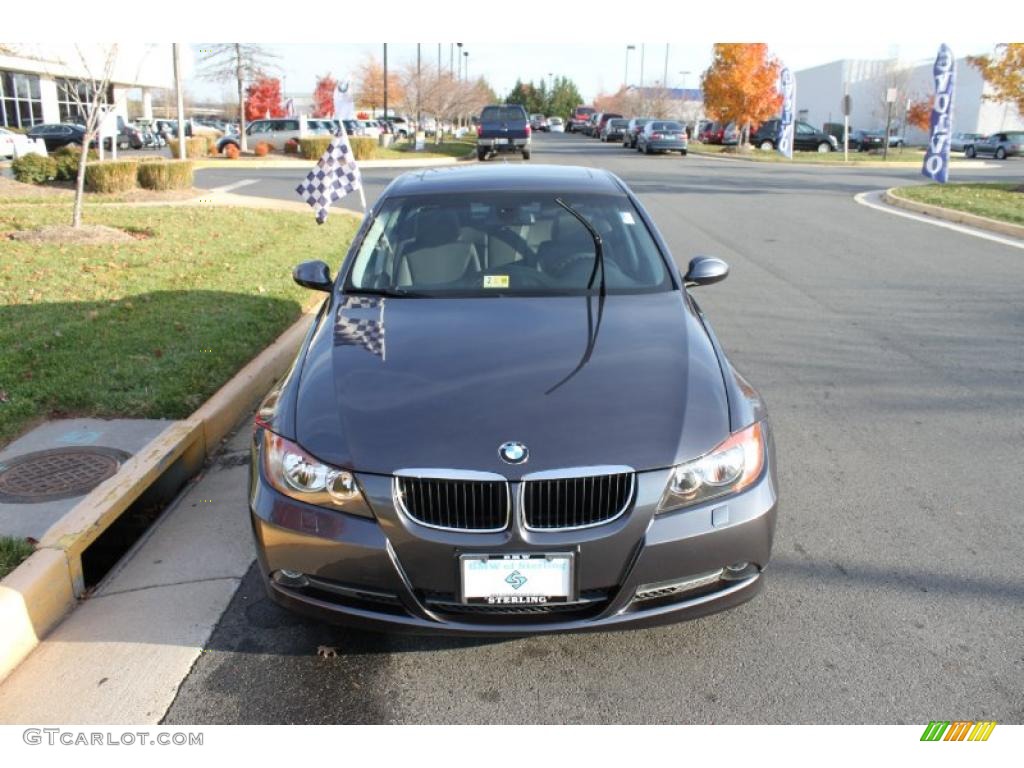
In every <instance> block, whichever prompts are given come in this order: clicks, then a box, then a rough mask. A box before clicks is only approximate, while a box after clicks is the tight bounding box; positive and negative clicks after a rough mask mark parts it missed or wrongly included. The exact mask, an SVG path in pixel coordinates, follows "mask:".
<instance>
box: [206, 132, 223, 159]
mask: <svg viewBox="0 0 1024 768" xmlns="http://www.w3.org/2000/svg"><path fill="white" fill-rule="evenodd" d="M220 136H221V135H220V134H219V133H217V134H212V135H211V134H209V133H208V134H206V154H208V155H216V154H217V141H218V140H219V139H220Z"/></svg>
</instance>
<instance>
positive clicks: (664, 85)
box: [661, 43, 669, 90]
mask: <svg viewBox="0 0 1024 768" xmlns="http://www.w3.org/2000/svg"><path fill="white" fill-rule="evenodd" d="M668 45H669V44H668V43H665V74H664V75H663V76H662V78H661V87H662V88H664V89H666V90H668Z"/></svg>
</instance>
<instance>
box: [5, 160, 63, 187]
mask: <svg viewBox="0 0 1024 768" xmlns="http://www.w3.org/2000/svg"><path fill="white" fill-rule="evenodd" d="M11 169H12V170H13V171H14V178H15V179H17V180H18V181H20V182H22V183H24V184H45V183H46V182H48V181H53V180H54V179H55V178H57V161H56V160H54V159H53V158H52V157H43V156H42V155H25V156H24V157H19V158H18V159H17V160H15V161H14V162H13V163H12V164H11Z"/></svg>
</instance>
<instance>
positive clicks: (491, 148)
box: [476, 104, 532, 160]
mask: <svg viewBox="0 0 1024 768" xmlns="http://www.w3.org/2000/svg"><path fill="white" fill-rule="evenodd" d="M531 133H532V131H531V129H530V121H529V118H528V117H527V116H526V110H525V109H523V107H522V106H521V105H519V104H491V105H490V106H486V107H484V108H483V111H482V112H481V113H480V125H478V126H477V127H476V156H477V159H478V160H486V159H487V157H488V156H490V155H492V154H496V153H498V152H521V153H522V156H523V160H529V159H530V142H531V137H530V134H531Z"/></svg>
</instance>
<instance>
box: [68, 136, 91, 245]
mask: <svg viewBox="0 0 1024 768" xmlns="http://www.w3.org/2000/svg"><path fill="white" fill-rule="evenodd" d="M90 144H92V134H90V133H86V134H85V136H84V137H83V139H82V154H81V156H79V158H78V176H77V177H76V178H75V207H74V212H73V213H72V214H71V226H72V227H74V228H75V229H77V228H78V227H80V226H82V202H83V198H84V197H85V163H86V161H87V160H88V158H89V145H90Z"/></svg>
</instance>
